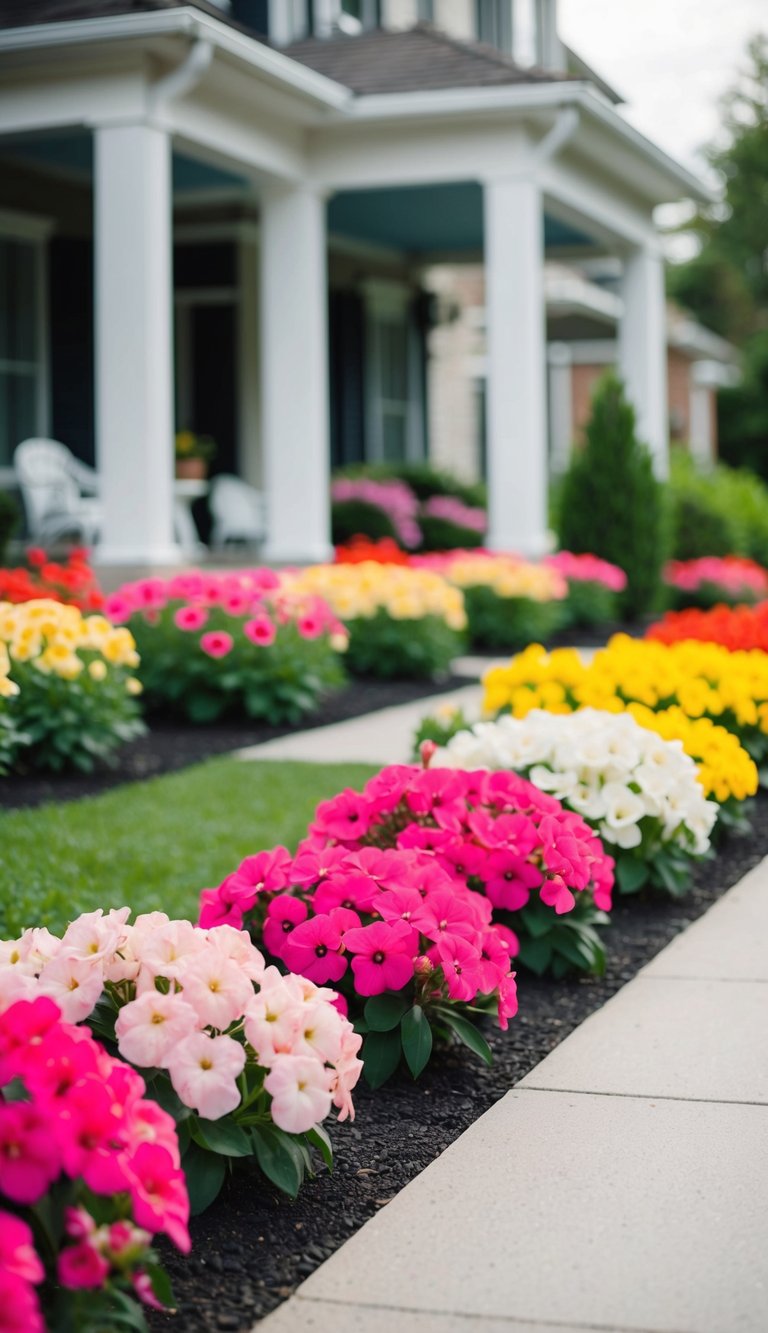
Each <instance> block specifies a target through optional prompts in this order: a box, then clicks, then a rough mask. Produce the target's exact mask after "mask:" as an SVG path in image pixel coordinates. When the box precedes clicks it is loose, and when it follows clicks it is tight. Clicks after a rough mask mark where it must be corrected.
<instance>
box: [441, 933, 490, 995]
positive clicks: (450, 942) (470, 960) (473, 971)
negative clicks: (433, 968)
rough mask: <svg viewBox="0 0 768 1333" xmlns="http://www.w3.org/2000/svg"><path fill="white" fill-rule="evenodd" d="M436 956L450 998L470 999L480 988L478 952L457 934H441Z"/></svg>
mask: <svg viewBox="0 0 768 1333" xmlns="http://www.w3.org/2000/svg"><path fill="white" fill-rule="evenodd" d="M437 957H438V958H439V960H440V965H441V967H442V969H443V974H444V976H445V984H446V986H447V987H448V994H449V995H450V997H451V999H452V1000H472V999H474V997H475V995H476V994H477V992H478V990H479V988H480V953H479V950H478V949H476V948H475V947H474V945H472V944H470V943H469V941H468V940H463V939H461V938H460V937H459V936H458V935H453V936H449V935H443V937H442V939H441V940H440V941H439V942H438V945H437Z"/></svg>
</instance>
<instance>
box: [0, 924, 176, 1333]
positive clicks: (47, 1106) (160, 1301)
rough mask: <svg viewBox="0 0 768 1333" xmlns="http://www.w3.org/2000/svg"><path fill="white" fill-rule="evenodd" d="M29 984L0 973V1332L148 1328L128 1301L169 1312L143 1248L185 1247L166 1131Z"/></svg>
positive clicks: (161, 1119) (11, 970)
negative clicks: (159, 1243)
mask: <svg viewBox="0 0 768 1333" xmlns="http://www.w3.org/2000/svg"><path fill="white" fill-rule="evenodd" d="M41 943H42V941H41ZM28 981H29V977H28V974H27V972H26V971H25V970H24V967H23V965H22V964H20V963H17V964H16V965H14V966H13V967H10V966H7V965H6V967H4V968H3V971H2V974H0V985H1V986H2V990H1V991H0V994H1V995H2V1003H1V1004H0V1008H1V1009H2V1010H3V1012H1V1013H0V1088H1V1089H2V1100H0V1204H1V1205H2V1207H1V1208H0V1295H1V1296H2V1306H1V1307H0V1327H2V1328H3V1330H7V1333H38V1330H39V1331H40V1333H44V1331H45V1329H46V1328H48V1329H52V1330H56V1331H57V1333H64V1331H65V1330H70V1329H72V1330H75V1329H76V1330H78V1333H86V1330H92V1333H97V1330H103V1329H107V1328H110V1329H111V1328H117V1327H121V1328H133V1329H138V1330H141V1329H146V1323H145V1320H144V1318H143V1315H142V1314H141V1310H140V1308H139V1306H138V1305H137V1303H136V1301H135V1299H134V1297H137V1296H138V1298H139V1299H140V1300H141V1301H143V1302H145V1303H146V1304H148V1305H154V1306H156V1307H157V1308H159V1309H162V1308H164V1307H165V1306H168V1305H171V1303H172V1299H173V1298H172V1292H171V1289H170V1284H169V1283H168V1280H167V1278H166V1275H165V1273H164V1271H163V1269H162V1268H160V1267H159V1265H158V1262H157V1257H156V1255H155V1253H154V1251H153V1249H152V1241H153V1238H154V1236H155V1235H157V1234H159V1233H161V1232H162V1233H165V1235H167V1236H168V1237H169V1239H170V1240H171V1241H173V1243H174V1244H175V1245H176V1246H177V1247H178V1248H179V1249H180V1250H182V1251H185V1252H186V1251H188V1250H189V1248H190V1240H189V1233H188V1230H187V1223H188V1220H189V1201H188V1198H187V1190H186V1186H185V1182H184V1174H183V1172H182V1170H181V1168H180V1161H179V1145H178V1140H177V1135H176V1129H175V1126H174V1122H173V1119H172V1118H171V1116H170V1115H168V1114H167V1113H166V1112H165V1111H163V1110H161V1108H160V1107H159V1106H157V1105H156V1104H155V1103H154V1102H151V1101H148V1100H146V1098H145V1097H144V1093H145V1091H146V1089H145V1084H144V1081H143V1079H142V1078H140V1077H139V1075H138V1074H137V1073H135V1071H134V1070H132V1069H129V1068H128V1067H127V1065H125V1064H123V1062H122V1061H120V1060H115V1059H112V1057H111V1056H109V1055H108V1054H107V1053H106V1051H105V1050H104V1049H103V1048H102V1047H101V1046H100V1045H99V1044H98V1043H97V1042H96V1041H94V1040H93V1038H92V1037H91V1036H90V1035H89V1034H88V1033H85V1032H83V1031H82V1030H81V1029H79V1028H76V1027H74V1026H72V1024H71V1023H68V1022H67V1021H65V1020H63V1019H62V1016H61V1010H60V1008H59V1006H58V1005H57V1004H56V1003H54V1001H53V1000H52V999H50V998H48V997H47V996H45V995H42V994H41V995H38V996H35V998H33V999H32V1000H29V999H16V998H15V994H21V995H24V994H26V993H27V992H28V991H31V990H32V987H31V985H24V984H22V983H24V982H28Z"/></svg>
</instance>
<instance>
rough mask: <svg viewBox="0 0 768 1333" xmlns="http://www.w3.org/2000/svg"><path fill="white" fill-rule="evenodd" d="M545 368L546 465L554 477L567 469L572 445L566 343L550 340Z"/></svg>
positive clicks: (568, 360)
mask: <svg viewBox="0 0 768 1333" xmlns="http://www.w3.org/2000/svg"><path fill="white" fill-rule="evenodd" d="M547 364H548V370H549V385H548V387H549V466H550V470H551V472H552V474H553V475H554V476H560V475H561V474H562V473H563V472H565V471H567V468H568V464H569V463H570V461H571V446H572V444H573V375H572V373H571V365H572V356H571V349H570V347H569V346H568V344H567V343H550V344H549V346H548V348H547Z"/></svg>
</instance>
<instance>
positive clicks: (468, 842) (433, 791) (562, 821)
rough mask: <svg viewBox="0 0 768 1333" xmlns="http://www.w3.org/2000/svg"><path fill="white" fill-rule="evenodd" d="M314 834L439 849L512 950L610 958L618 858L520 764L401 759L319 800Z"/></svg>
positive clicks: (558, 965)
mask: <svg viewBox="0 0 768 1333" xmlns="http://www.w3.org/2000/svg"><path fill="white" fill-rule="evenodd" d="M310 840H311V841H312V842H313V843H314V844H315V845H316V846H318V845H321V844H322V843H325V844H326V845H328V846H329V847H336V846H339V847H345V848H347V849H348V850H359V849H361V848H365V847H375V848H379V849H386V848H393V847H396V848H398V849H400V850H401V851H405V850H409V851H416V852H419V853H420V854H422V855H424V854H425V855H428V856H431V857H432V858H433V859H434V861H435V863H436V864H437V866H438V867H440V869H441V870H442V871H444V872H445V873H447V874H448V875H449V876H450V878H451V880H452V883H453V886H454V892H460V891H463V890H465V889H467V888H470V889H471V890H473V891H474V892H475V893H481V894H483V895H484V897H485V898H487V899H488V901H489V902H490V904H491V907H492V908H493V910H494V914H495V919H496V920H497V921H500V922H501V924H503V925H504V926H505V927H506V928H507V929H511V930H512V932H513V936H512V937H509V943H510V947H511V952H512V954H513V956H515V957H519V959H520V961H521V962H523V963H525V965H526V966H527V967H530V968H531V969H532V970H533V971H535V972H539V973H543V972H545V971H548V970H551V971H552V972H553V973H554V974H555V975H556V976H560V975H563V974H564V973H565V972H566V971H569V970H571V969H572V968H577V969H580V970H584V971H590V970H594V971H600V970H601V968H602V967H603V965H604V955H603V951H602V946H601V944H600V940H599V937H598V935H597V932H596V930H595V926H596V925H600V924H604V923H605V920H606V917H605V915H604V914H605V912H607V911H608V910H609V909H610V906H611V888H612V885H613V861H612V859H611V858H610V856H608V855H607V854H606V853H605V851H604V849H603V847H602V845H601V844H600V841H599V839H598V838H597V837H596V836H595V834H594V833H593V831H592V829H590V828H589V826H588V825H587V824H585V822H584V820H583V819H581V817H580V816H578V815H576V814H573V813H571V812H569V811H565V810H564V809H563V807H562V805H561V804H560V802H559V801H557V800H555V799H554V797H552V796H548V795H546V794H545V793H544V792H541V791H539V790H538V788H536V787H534V786H533V785H532V784H531V783H529V782H526V781H525V780H524V779H522V778H519V777H517V776H516V775H514V774H511V773H496V774H488V773H466V772H447V771H445V770H440V769H436V770H435V771H434V772H432V771H430V770H424V769H420V768H418V767H416V766H414V765H394V766H392V767H390V768H385V769H383V770H382V772H381V773H379V774H378V775H377V776H376V777H374V778H373V779H371V781H370V782H369V783H368V784H367V785H366V787H365V788H364V789H363V791H362V793H358V792H354V791H351V790H347V791H344V792H342V793H341V794H340V795H339V796H338V797H336V798H335V799H334V800H331V801H325V802H323V803H322V804H321V805H320V806H318V809H317V815H316V817H315V821H314V823H313V824H312V825H311V826H310Z"/></svg>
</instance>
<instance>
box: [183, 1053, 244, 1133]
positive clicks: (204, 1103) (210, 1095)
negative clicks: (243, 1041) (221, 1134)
mask: <svg viewBox="0 0 768 1333" xmlns="http://www.w3.org/2000/svg"><path fill="white" fill-rule="evenodd" d="M244 1068H245V1048H244V1047H243V1046H241V1045H240V1043H239V1042H238V1041H234V1040H233V1039H232V1037H226V1036H220V1037H209V1036H208V1035H207V1034H206V1033H205V1032H193V1033H192V1035H191V1036H190V1037H187V1038H186V1039H185V1040H184V1041H182V1042H180V1043H179V1045H178V1046H176V1047H175V1048H174V1050H173V1051H172V1052H171V1054H170V1056H169V1058H168V1073H169V1074H170V1076H171V1083H172V1084H173V1086H174V1089H175V1091H176V1092H177V1093H178V1095H179V1097H180V1098H181V1100H182V1101H183V1103H184V1105H185V1106H191V1107H192V1108H193V1110H195V1111H197V1114H198V1115H201V1116H202V1117H203V1119H204V1120H219V1119H220V1118H221V1117H222V1116H223V1115H228V1114H229V1112H230V1111H234V1110H235V1107H237V1106H239V1105H240V1089H239V1088H238V1086H237V1079H238V1077H239V1075H240V1074H242V1072H243V1069H244Z"/></svg>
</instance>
